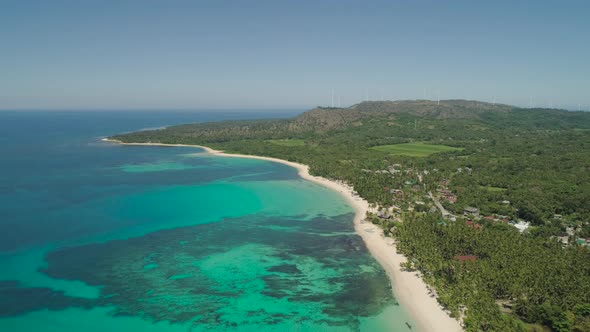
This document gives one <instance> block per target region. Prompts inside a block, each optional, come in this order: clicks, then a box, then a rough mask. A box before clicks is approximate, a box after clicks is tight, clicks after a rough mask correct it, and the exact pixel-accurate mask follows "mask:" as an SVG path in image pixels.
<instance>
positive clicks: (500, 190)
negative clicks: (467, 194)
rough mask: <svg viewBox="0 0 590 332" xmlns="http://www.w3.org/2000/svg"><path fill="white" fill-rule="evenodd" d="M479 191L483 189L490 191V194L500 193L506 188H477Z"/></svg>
mask: <svg viewBox="0 0 590 332" xmlns="http://www.w3.org/2000/svg"><path fill="white" fill-rule="evenodd" d="M479 187H480V188H481V189H485V190H487V191H491V192H502V191H506V188H500V187H491V186H479Z"/></svg>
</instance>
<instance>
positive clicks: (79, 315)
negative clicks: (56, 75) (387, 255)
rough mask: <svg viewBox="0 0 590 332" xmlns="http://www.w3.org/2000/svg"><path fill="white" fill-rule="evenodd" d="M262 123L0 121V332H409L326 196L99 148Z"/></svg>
mask: <svg viewBox="0 0 590 332" xmlns="http://www.w3.org/2000/svg"><path fill="white" fill-rule="evenodd" d="M268 116H269V115H268V114H262V113H230V112H226V113H188V112H185V113H181V112H0V158H1V159H0V160H1V163H0V331H65V332H68V331H164V332H167V331H279V330H280V331H408V330H410V328H409V327H408V324H409V325H410V326H413V325H414V324H413V322H412V321H411V319H410V318H409V317H408V315H407V314H406V312H405V311H404V309H403V308H402V307H401V306H399V305H398V304H397V302H396V300H395V298H394V297H393V296H392V294H391V285H390V284H389V281H388V279H387V277H386V275H385V272H384V271H383V270H382V268H381V267H380V266H379V265H378V263H377V262H376V261H375V260H374V259H373V258H372V257H371V256H370V255H369V253H368V252H367V250H366V248H365V246H364V244H363V242H362V240H361V239H360V237H359V236H357V235H356V234H355V233H354V229H353V225H352V217H353V211H352V210H351V208H350V207H349V206H348V205H346V203H345V202H344V201H343V199H342V198H341V197H339V196H338V195H337V194H335V193H334V192H331V191H329V190H327V189H325V188H323V187H321V186H318V185H316V184H313V183H310V182H308V181H304V180H302V179H301V178H299V177H298V175H297V173H296V171H295V170H294V169H292V168H290V167H288V166H285V165H281V164H277V163H272V162H267V161H261V160H253V159H243V158H223V157H216V156H211V155H209V154H206V153H204V152H203V151H202V150H201V149H197V148H186V147H174V148H170V147H142V146H118V145H113V144H109V143H104V142H101V141H100V137H102V136H106V135H110V134H114V133H118V132H126V131H133V130H138V129H142V128H153V127H160V126H164V125H171V124H178V123H186V122H196V121H209V120H223V119H231V118H245V117H247V118H257V117H268ZM414 329H415V327H414Z"/></svg>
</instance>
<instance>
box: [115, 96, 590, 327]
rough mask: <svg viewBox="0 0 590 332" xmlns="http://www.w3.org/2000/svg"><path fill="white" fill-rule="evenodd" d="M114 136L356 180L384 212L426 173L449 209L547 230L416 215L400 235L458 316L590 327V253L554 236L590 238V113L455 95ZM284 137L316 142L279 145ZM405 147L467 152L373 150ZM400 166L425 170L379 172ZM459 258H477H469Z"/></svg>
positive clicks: (486, 322)
mask: <svg viewBox="0 0 590 332" xmlns="http://www.w3.org/2000/svg"><path fill="white" fill-rule="evenodd" d="M113 138H115V139H118V140H121V141H124V142H160V143H182V144H200V145H207V146H210V147H213V148H216V149H221V150H225V151H228V152H239V153H244V154H254V155H264V156H270V157H276V158H281V159H286V160H290V161H295V162H299V163H303V164H307V165H309V166H310V171H311V172H312V173H313V174H315V175H320V176H324V177H327V178H332V179H338V180H343V181H346V182H348V183H349V184H351V185H353V186H354V188H355V190H356V191H357V192H358V193H359V194H360V196H362V197H363V198H365V199H366V200H368V201H369V202H370V203H372V204H375V205H379V206H385V207H387V206H391V205H393V204H399V202H394V201H393V200H392V194H391V193H390V192H388V191H387V190H384V188H386V187H392V188H401V187H403V186H404V183H405V181H406V180H413V181H415V180H416V172H418V171H423V170H427V171H429V174H428V175H423V181H422V182H421V183H420V185H421V188H422V189H423V190H422V193H425V192H427V191H434V190H435V189H437V188H438V187H439V182H440V181H441V180H443V179H447V180H450V185H449V189H451V190H452V191H453V192H454V193H455V194H456V195H457V197H458V201H457V202H456V203H455V204H449V203H446V205H445V207H446V208H448V209H449V210H451V211H455V212H456V213H461V212H462V209H463V208H464V207H465V206H475V207H478V208H480V210H481V211H482V213H485V214H491V213H497V214H502V215H506V216H509V218H511V219H517V218H521V219H525V220H526V221H529V222H532V223H533V224H534V225H535V226H536V227H535V229H536V230H535V231H534V232H532V233H531V234H529V235H521V234H518V233H517V232H516V231H515V230H514V229H513V228H512V227H511V226H509V225H491V224H490V225H486V226H485V227H484V228H483V229H479V230H473V229H471V228H467V227H464V225H463V224H462V223H460V222H457V224H452V223H440V220H439V219H438V218H439V216H437V215H436V214H428V213H426V214H417V215H415V216H413V217H407V218H406V219H407V220H405V222H404V224H403V226H402V227H399V228H398V229H397V231H396V232H395V233H396V234H395V236H396V237H398V239H399V243H400V249H401V250H402V251H403V252H404V253H405V254H406V255H408V256H409V257H411V258H412V262H413V264H414V265H415V267H416V268H417V269H419V270H420V271H422V272H423V274H424V276H425V278H426V279H427V281H428V282H429V283H431V284H432V285H434V286H435V288H436V289H437V291H438V293H439V299H440V301H441V302H443V303H444V304H445V305H447V306H448V307H449V308H450V309H451V311H452V312H454V314H455V315H460V314H461V308H462V307H461V306H465V307H466V311H465V312H464V314H465V317H464V322H465V324H466V326H467V329H468V330H470V331H480V330H481V331H521V330H524V329H529V330H534V327H533V325H526V324H525V323H523V322H522V321H521V319H522V320H524V321H525V322H528V323H531V324H541V325H543V326H546V327H550V328H551V329H553V330H555V331H590V329H589V328H588V325H589V324H590V323H589V322H588V319H589V318H588V315H587V305H588V303H590V300H589V298H588V296H589V295H588V294H590V279H589V277H588V276H590V270H589V266H590V257H589V254H588V250H587V248H583V247H578V246H572V247H568V248H563V247H562V245H560V244H558V243H557V242H556V241H555V240H552V239H551V236H552V235H558V234H563V232H564V231H565V227H567V226H569V227H574V228H576V230H577V231H578V236H580V237H590V205H589V204H588V202H590V113H584V112H566V111H557V110H546V109H531V110H529V109H516V108H512V107H508V106H505V105H500V106H498V105H490V104H485V103H477V102H465V101H452V102H450V101H445V102H444V103H443V102H441V105H440V107H439V105H436V103H429V102H426V101H419V102H415V103H412V102H403V103H376V102H372V103H363V104H360V105H357V106H356V107H355V108H349V109H316V110H313V111H310V112H306V113H304V114H302V115H301V116H299V117H297V118H294V119H290V120H268V121H264V120H263V121H260V120H258V121H228V122H220V123H210V124H208V123H204V124H192V125H183V126H175V127H169V128H166V129H163V130H151V131H143V132H137V133H130V134H124V135H117V136H115V137H113ZM276 139H299V140H304V142H305V144H304V145H301V146H285V145H280V144H274V143H273V142H272V140H276ZM406 142H428V143H429V144H444V145H448V146H454V147H461V148H463V150H461V151H453V152H447V153H436V154H432V155H430V156H428V157H424V158H415V157H407V156H396V155H389V154H387V153H385V152H381V151H375V150H372V149H369V148H370V147H372V146H377V145H385V144H398V143H406ZM392 164H402V165H403V168H404V170H414V171H415V172H414V173H411V174H410V173H405V172H402V173H398V174H395V175H392V174H388V173H383V172H375V171H379V170H385V169H388V167H389V166H390V165H392ZM504 201H510V203H509V204H506V203H502V202H504ZM407 203H408V204H410V203H409V202H407ZM554 214H560V215H563V218H560V219H555V218H554V217H553V216H554ZM385 226H386V227H387V228H389V227H390V226H391V225H390V224H389V223H387V225H385ZM456 255H474V256H476V257H477V259H476V261H475V262H474V263H470V262H458V261H456V260H455V259H454V257H455V256H456ZM497 300H501V301H502V303H505V304H507V305H509V306H510V307H511V308H510V310H508V309H506V308H505V309H506V310H505V311H507V312H509V314H503V313H502V311H501V310H500V309H501V306H500V305H498V303H497V302H496V301H497Z"/></svg>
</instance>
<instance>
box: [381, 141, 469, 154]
mask: <svg viewBox="0 0 590 332" xmlns="http://www.w3.org/2000/svg"><path fill="white" fill-rule="evenodd" d="M371 150H376V151H382V152H387V153H389V154H395V155H400V156H410V157H426V156H429V155H431V154H433V153H438V152H448V151H460V150H463V149H461V148H454V147H452V146H446V145H430V144H425V143H403V144H394V145H379V146H374V147H372V148H371Z"/></svg>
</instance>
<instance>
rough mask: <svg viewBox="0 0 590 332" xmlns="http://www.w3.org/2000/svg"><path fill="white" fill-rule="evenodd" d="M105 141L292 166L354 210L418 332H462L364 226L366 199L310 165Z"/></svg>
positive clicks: (379, 236) (377, 232)
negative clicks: (318, 173)
mask: <svg viewBox="0 0 590 332" xmlns="http://www.w3.org/2000/svg"><path fill="white" fill-rule="evenodd" d="M103 141H107V142H113V143H118V144H124V145H147V146H185V147H198V148H201V149H204V150H205V151H206V152H207V153H210V154H214V155H218V156H224V157H238V158H252V159H262V160H268V161H273V162H277V163H281V164H285V165H289V166H291V167H294V168H296V169H297V170H298V172H299V175H300V176H301V177H302V178H304V179H306V180H309V181H312V182H315V183H318V184H320V185H322V186H325V187H327V188H329V189H331V190H334V191H336V192H338V193H340V194H341V195H342V196H343V197H344V199H346V201H347V202H348V203H349V204H350V205H351V206H352V207H353V208H354V209H355V211H356V214H355V217H354V227H355V230H356V232H357V233H358V234H359V235H360V236H361V238H362V239H363V241H364V242H365V244H366V246H367V248H368V249H369V252H370V253H371V255H373V257H375V259H376V260H377V261H378V262H379V264H381V266H383V268H384V269H385V271H386V272H387V275H388V276H389V278H390V280H391V283H392V285H393V292H394V295H395V297H396V299H397V300H398V301H399V302H400V303H401V305H402V306H403V307H404V309H405V310H406V311H407V312H408V313H409V314H410V315H411V316H412V318H413V319H414V321H415V322H416V324H417V325H418V326H417V328H418V331H423V332H429V331H444V332H455V331H463V329H462V328H461V325H460V324H459V322H458V321H457V320H455V319H454V318H451V317H449V316H448V315H447V314H446V313H445V311H444V310H443V309H442V307H441V306H440V305H439V304H438V302H437V300H436V299H435V298H434V297H431V296H430V295H429V293H428V288H427V286H426V284H425V283H424V282H423V281H422V279H421V278H420V277H419V276H418V275H417V274H416V272H406V271H402V269H401V268H400V264H401V263H402V262H405V261H406V258H405V257H404V256H403V255H401V254H398V253H397V251H396V248H395V241H394V240H393V239H391V238H387V237H385V236H384V235H383V231H382V230H381V228H379V227H378V226H376V225H373V224H372V223H369V222H365V221H364V220H365V215H366V212H367V211H368V210H369V203H368V202H367V201H365V200H364V199H362V198H360V197H358V196H356V195H354V194H353V189H352V188H351V187H350V186H347V185H345V184H343V183H339V182H335V181H331V180H328V179H326V178H322V177H318V176H313V175H311V174H309V167H308V166H307V165H303V164H298V163H294V162H291V161H287V160H283V159H278V158H270V157H261V156H253V155H243V154H229V153H224V152H222V151H218V150H213V149H211V148H208V147H206V146H199V145H185V144H160V143H122V142H120V141H115V140H109V139H106V138H105V139H103Z"/></svg>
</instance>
